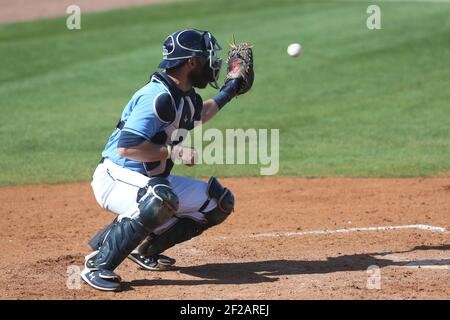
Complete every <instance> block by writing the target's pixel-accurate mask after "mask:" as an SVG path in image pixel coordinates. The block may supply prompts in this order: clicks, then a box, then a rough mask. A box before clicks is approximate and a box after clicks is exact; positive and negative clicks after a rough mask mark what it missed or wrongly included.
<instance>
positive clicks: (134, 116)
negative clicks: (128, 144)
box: [102, 82, 167, 174]
mask: <svg viewBox="0 0 450 320" xmlns="http://www.w3.org/2000/svg"><path fill="white" fill-rule="evenodd" d="M161 92H167V89H166V88H165V87H164V86H163V85H162V84H160V83H156V82H149V83H148V84H147V85H145V86H144V87H143V88H141V89H140V90H139V91H137V92H136V93H135V94H134V95H133V97H132V98H131V100H130V101H129V102H128V104H127V105H126V106H125V109H124V110H123V112H122V116H121V121H123V122H124V123H125V125H124V127H123V129H122V130H123V131H129V132H132V133H134V134H137V135H139V136H141V137H143V138H145V140H150V139H151V138H152V137H153V136H154V135H155V134H156V133H157V132H158V131H160V130H162V129H163V127H164V125H165V124H164V123H163V122H162V121H161V120H160V119H159V118H158V117H157V115H156V114H155V112H154V108H153V103H154V100H155V97H156V96H157V95H158V94H160V93H161ZM122 130H120V129H119V128H116V130H114V132H113V134H112V135H111V137H110V138H109V140H108V143H107V144H106V147H105V150H104V151H103V152H102V156H103V157H105V158H108V159H109V160H111V161H112V162H114V163H115V164H118V165H120V166H122V167H124V168H128V169H131V170H134V171H139V172H141V173H144V174H145V172H146V171H145V169H144V166H143V163H142V162H138V161H133V160H130V159H126V158H123V157H121V156H119V154H118V153H117V144H118V142H119V137H120V134H121V131H122Z"/></svg>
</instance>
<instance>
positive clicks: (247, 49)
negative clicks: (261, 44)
mask: <svg viewBox="0 0 450 320" xmlns="http://www.w3.org/2000/svg"><path fill="white" fill-rule="evenodd" d="M252 48H253V46H252V45H251V44H249V43H247V42H243V43H239V44H236V41H235V40H234V38H233V42H232V43H230V51H229V52H228V57H227V60H226V63H227V65H228V67H227V72H228V73H227V75H226V77H225V86H224V87H228V86H230V85H231V83H229V82H230V81H232V82H233V83H232V84H233V87H235V88H234V89H235V95H236V96H238V95H241V94H244V93H246V92H247V91H248V90H250V88H251V87H252V85H253V80H254V78H255V74H254V71H253V51H252Z"/></svg>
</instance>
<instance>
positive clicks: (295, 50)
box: [287, 43, 303, 58]
mask: <svg viewBox="0 0 450 320" xmlns="http://www.w3.org/2000/svg"><path fill="white" fill-rule="evenodd" d="M287 53H288V55H290V56H291V57H293V58H298V57H300V55H301V54H302V53H303V47H302V45H301V44H300V43H292V44H290V45H289V47H288V48H287Z"/></svg>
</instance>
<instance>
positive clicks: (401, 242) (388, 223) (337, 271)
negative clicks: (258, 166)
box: [0, 177, 450, 299]
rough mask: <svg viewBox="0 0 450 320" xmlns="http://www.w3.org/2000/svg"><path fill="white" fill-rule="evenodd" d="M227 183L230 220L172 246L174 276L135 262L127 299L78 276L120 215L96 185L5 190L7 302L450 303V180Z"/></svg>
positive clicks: (0, 271)
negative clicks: (107, 207) (100, 235)
mask: <svg viewBox="0 0 450 320" xmlns="http://www.w3.org/2000/svg"><path fill="white" fill-rule="evenodd" d="M220 180H221V182H222V183H223V184H224V185H225V186H227V187H229V188H230V189H231V190H232V191H233V192H234V194H235V197H236V210H235V212H233V213H232V215H231V216H230V217H229V219H228V220H227V221H225V222H224V223H223V224H221V225H219V226H216V227H215V228H212V229H210V230H208V231H206V232H205V233H203V234H202V235H201V236H199V237H197V238H194V239H192V240H190V241H187V242H185V243H182V244H179V245H177V246H175V247H173V248H171V249H169V250H168V251H167V252H166V254H167V255H169V256H171V257H173V258H175V259H177V264H176V265H177V268H176V269H175V270H173V271H165V272H149V271H143V270H140V269H138V268H137V266H136V265H135V264H133V263H132V262H131V261H128V260H127V261H125V262H124V263H123V264H122V265H120V266H119V268H118V269H117V273H119V274H120V275H121V276H122V278H123V280H124V287H125V289H124V290H123V291H122V292H119V293H108V292H100V291H96V290H95V289H92V288H90V287H89V286H87V285H85V284H84V283H81V282H80V281H79V278H78V275H77V272H78V271H77V270H79V269H80V268H81V267H82V265H83V261H84V255H86V254H88V253H89V248H88V246H87V241H88V240H89V239H90V237H91V236H92V235H93V234H94V233H96V232H97V231H98V230H99V229H100V228H102V227H103V226H104V225H106V224H108V223H110V222H111V221H112V220H113V218H114V215H113V214H112V213H109V212H106V211H103V210H102V209H101V208H100V207H99V206H98V205H97V203H96V202H95V199H94V196H93V194H92V191H91V188H90V184H89V183H78V184H63V185H29V186H13V187H2V188H0V201H1V203H2V206H1V208H0V214H1V217H2V223H1V224H0V240H1V242H0V246H1V248H0V249H1V250H0V298H1V299H72V298H77V299H93V298H101V299H110V298H114V299H449V298H450V291H449V290H448V288H449V285H450V231H449V227H450V187H449V185H450V180H449V179H447V178H426V179H417V178H416V179H350V178H326V179H302V178H289V177H284V178H234V179H220Z"/></svg>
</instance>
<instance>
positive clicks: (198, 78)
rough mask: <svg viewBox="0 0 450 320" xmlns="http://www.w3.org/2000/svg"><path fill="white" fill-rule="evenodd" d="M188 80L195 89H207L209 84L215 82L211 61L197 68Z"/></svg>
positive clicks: (189, 75)
mask: <svg viewBox="0 0 450 320" xmlns="http://www.w3.org/2000/svg"><path fill="white" fill-rule="evenodd" d="M188 79H189V81H190V82H191V84H192V86H193V87H195V88H199V89H203V88H206V86H207V85H208V83H210V82H211V81H213V80H214V77H213V71H212V69H211V68H210V67H209V60H207V61H206V63H205V64H204V65H203V67H202V66H199V67H198V68H195V69H194V70H192V71H191V72H189V74H188Z"/></svg>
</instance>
